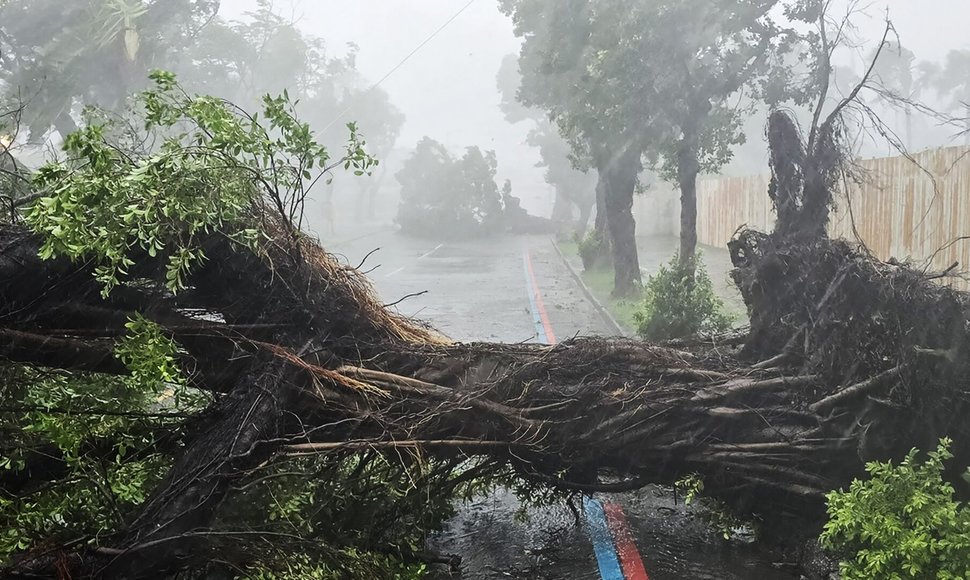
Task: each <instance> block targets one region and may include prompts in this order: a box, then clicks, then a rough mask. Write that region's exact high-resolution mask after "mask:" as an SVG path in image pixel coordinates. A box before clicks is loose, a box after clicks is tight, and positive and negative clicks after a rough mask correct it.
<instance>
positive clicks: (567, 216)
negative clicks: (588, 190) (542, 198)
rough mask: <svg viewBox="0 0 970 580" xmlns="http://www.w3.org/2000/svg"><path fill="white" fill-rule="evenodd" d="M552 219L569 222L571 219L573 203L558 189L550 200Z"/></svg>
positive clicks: (557, 221)
mask: <svg viewBox="0 0 970 580" xmlns="http://www.w3.org/2000/svg"><path fill="white" fill-rule="evenodd" d="M551 219H552V221H554V222H556V223H562V224H565V223H570V222H572V221H573V204H572V202H570V201H569V199H568V198H567V197H566V196H565V195H563V194H562V193H561V192H559V191H558V190H557V191H556V197H555V200H554V201H553V202H552V217H551Z"/></svg>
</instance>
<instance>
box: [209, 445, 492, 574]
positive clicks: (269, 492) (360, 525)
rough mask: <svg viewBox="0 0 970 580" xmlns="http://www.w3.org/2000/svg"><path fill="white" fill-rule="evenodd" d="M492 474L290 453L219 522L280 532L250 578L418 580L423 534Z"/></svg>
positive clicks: (487, 468)
mask: <svg viewBox="0 0 970 580" xmlns="http://www.w3.org/2000/svg"><path fill="white" fill-rule="evenodd" d="M494 471H495V470H494V469H493V468H492V466H491V465H489V464H488V463H478V462H476V461H458V460H456V461H438V460H426V459H424V458H422V457H420V456H418V455H412V454H409V453H396V452H395V453H389V454H386V453H380V452H377V451H374V452H368V453H364V454H348V455H345V456H333V455H319V456H315V455H311V456H305V457H293V458H291V459H289V460H287V461H284V462H280V463H279V464H277V465H274V466H273V468H272V469H270V470H268V471H261V472H259V473H257V474H256V475H254V477H253V478H251V480H250V481H247V482H244V483H243V484H242V485H241V486H240V490H241V491H240V493H239V494H238V495H237V496H236V497H234V498H233V500H232V501H231V502H230V504H229V505H230V506H234V507H231V508H229V509H225V510H224V513H223V515H222V520H223V521H222V523H223V525H225V526H227V527H232V528H243V529H260V530H265V531H268V532H273V533H277V534H280V537H281V539H280V541H278V542H276V543H275V546H274V550H273V552H271V553H267V554H260V555H258V557H257V558H256V563H254V565H253V569H252V570H251V574H252V577H256V578H335V579H336V578H354V579H356V578H359V579H361V580H369V579H370V578H401V579H410V578H420V577H423V575H424V573H425V572H426V571H427V569H426V566H425V565H424V564H422V563H420V562H418V563H415V561H416V557H417V556H418V555H420V554H422V553H423V552H424V545H425V540H426V538H427V536H428V534H429V533H431V532H433V531H435V530H438V529H440V528H441V526H442V524H443V522H444V521H445V520H446V519H447V518H449V517H451V516H452V515H453V514H454V513H455V504H456V502H458V501H460V500H462V499H470V498H471V497H473V496H475V495H477V494H479V493H481V492H482V491H484V490H485V489H488V488H490V487H491V486H492V485H494V484H495V483H496V482H497V481H498V479H497V476H496V475H495V474H494ZM253 505H259V506H267V508H268V509H261V510H253V509H252V506H253ZM296 537H299V538H303V540H302V541H295V540H294V541H288V540H287V539H286V538H296Z"/></svg>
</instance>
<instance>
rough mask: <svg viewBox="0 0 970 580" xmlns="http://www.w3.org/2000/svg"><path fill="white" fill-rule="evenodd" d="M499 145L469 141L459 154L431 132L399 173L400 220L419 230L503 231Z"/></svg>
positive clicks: (411, 231)
mask: <svg viewBox="0 0 970 580" xmlns="http://www.w3.org/2000/svg"><path fill="white" fill-rule="evenodd" d="M497 170H498V161H497V160H496V158H495V152H494V151H486V152H484V153H483V152H482V151H481V150H480V149H479V148H478V147H468V148H467V149H466V150H465V154H464V155H463V156H462V157H461V158H460V159H456V158H454V157H452V156H451V154H450V153H449V152H448V150H447V149H445V147H444V146H443V145H442V144H441V143H438V142H437V141H435V140H434V139H431V138H429V137H425V138H424V139H422V140H421V141H420V142H418V145H417V147H416V148H415V150H414V153H413V154H412V155H411V157H409V158H408V159H407V161H405V163H404V166H403V167H402V168H401V170H400V171H399V172H398V173H397V175H396V176H395V177H396V178H397V180H398V182H399V183H400V184H401V204H400V206H399V208H398V215H397V223H398V224H400V226H401V230H402V231H403V232H405V233H408V234H412V235H419V236H428V235H437V236H446V237H447V236H468V235H475V234H486V233H492V232H495V231H497V230H498V229H499V228H500V227H501V225H502V216H503V206H502V195H501V192H500V191H499V188H498V184H497V183H496V182H495V174H496V172H497Z"/></svg>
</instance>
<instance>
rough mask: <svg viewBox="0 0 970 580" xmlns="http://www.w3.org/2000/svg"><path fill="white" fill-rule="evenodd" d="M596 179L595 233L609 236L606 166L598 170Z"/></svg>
mask: <svg viewBox="0 0 970 580" xmlns="http://www.w3.org/2000/svg"><path fill="white" fill-rule="evenodd" d="M597 170H598V171H597V175H598V177H597V178H596V220H595V221H594V222H593V231H594V232H596V233H598V234H602V235H603V236H605V235H606V234H607V226H606V220H607V211H606V189H607V188H606V180H607V177H606V176H607V169H606V165H605V164H604V165H601V166H600V167H598V168H597Z"/></svg>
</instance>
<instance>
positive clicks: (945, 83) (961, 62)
mask: <svg viewBox="0 0 970 580" xmlns="http://www.w3.org/2000/svg"><path fill="white" fill-rule="evenodd" d="M920 68H921V69H922V72H923V77H924V78H925V79H926V80H927V81H928V82H929V84H930V85H932V86H933V87H934V88H935V89H936V92H937V93H938V94H939V95H940V97H941V98H942V99H943V100H944V108H945V110H947V111H960V112H961V113H963V114H964V126H965V132H964V136H965V139H966V143H967V144H970V50H966V49H964V50H951V51H950V52H949V53H947V55H946V63H945V64H944V65H943V66H942V67H940V66H938V65H936V64H933V63H924V64H922V65H921V67H920Z"/></svg>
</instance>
